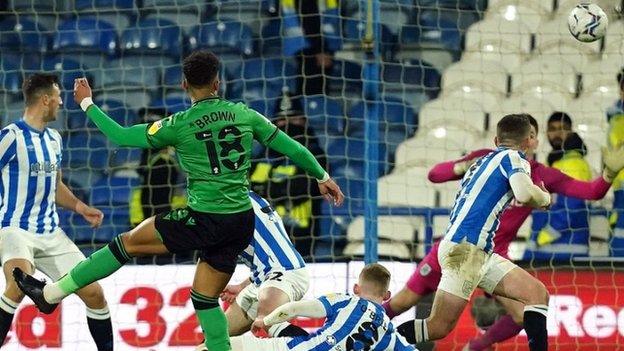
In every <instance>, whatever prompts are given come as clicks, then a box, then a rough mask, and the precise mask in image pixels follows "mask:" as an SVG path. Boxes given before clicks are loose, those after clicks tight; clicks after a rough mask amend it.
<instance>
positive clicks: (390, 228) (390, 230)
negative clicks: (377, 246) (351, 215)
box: [347, 216, 422, 243]
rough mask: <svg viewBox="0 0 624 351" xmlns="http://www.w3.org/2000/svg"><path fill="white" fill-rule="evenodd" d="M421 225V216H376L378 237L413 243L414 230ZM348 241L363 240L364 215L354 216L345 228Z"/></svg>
mask: <svg viewBox="0 0 624 351" xmlns="http://www.w3.org/2000/svg"><path fill="white" fill-rule="evenodd" d="M421 225H422V218H421V217H406V216H379V217H377V233H378V235H379V238H380V239H385V240H390V241H397V242H404V243H413V242H414V241H415V237H416V235H415V234H416V231H417V230H418V229H419V227H420V226H421ZM347 239H348V240H349V241H352V242H353V241H362V240H364V217H363V216H359V217H356V218H355V219H354V220H353V221H352V222H351V223H349V227H348V229H347Z"/></svg>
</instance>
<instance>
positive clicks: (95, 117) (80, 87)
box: [74, 78, 151, 149]
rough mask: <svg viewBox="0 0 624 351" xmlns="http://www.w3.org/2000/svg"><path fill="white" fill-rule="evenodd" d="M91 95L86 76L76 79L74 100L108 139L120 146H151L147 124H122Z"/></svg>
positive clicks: (147, 147)
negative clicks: (102, 108) (109, 114)
mask: <svg viewBox="0 0 624 351" xmlns="http://www.w3.org/2000/svg"><path fill="white" fill-rule="evenodd" d="M91 96H92V94H91V87H89V83H88V82H87V80H86V78H79V79H76V81H75V82H74V100H75V101H76V103H78V104H80V108H82V110H83V111H85V112H86V113H87V116H88V117H89V118H90V119H91V120H92V121H93V123H95V125H96V126H97V127H98V129H99V130H101V131H102V133H104V135H106V137H107V138H108V139H110V140H111V141H112V142H114V143H115V144H117V145H119V146H133V147H140V148H144V149H149V148H151V145H150V143H149V142H148V140H147V124H137V125H134V126H132V127H127V128H126V127H122V126H120V125H119V124H117V122H115V121H114V120H113V119H111V118H110V117H109V116H108V115H107V114H106V113H104V111H102V110H101V109H100V108H99V107H97V106H96V105H95V104H94V103H93V100H92V99H91Z"/></svg>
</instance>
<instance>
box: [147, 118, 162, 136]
mask: <svg viewBox="0 0 624 351" xmlns="http://www.w3.org/2000/svg"><path fill="white" fill-rule="evenodd" d="M162 125H163V120H162V119H161V120H160V121H156V122H154V123H152V125H151V126H150V127H149V129H148V130H147V134H148V135H154V134H156V132H158V131H159V130H160V128H162Z"/></svg>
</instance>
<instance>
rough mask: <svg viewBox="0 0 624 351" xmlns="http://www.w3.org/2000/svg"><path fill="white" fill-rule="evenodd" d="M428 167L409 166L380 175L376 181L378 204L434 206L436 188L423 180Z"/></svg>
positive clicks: (425, 177)
mask: <svg viewBox="0 0 624 351" xmlns="http://www.w3.org/2000/svg"><path fill="white" fill-rule="evenodd" d="M428 172H429V169H428V168H426V167H410V168H407V169H404V170H397V171H395V172H393V173H391V174H389V175H386V176H384V177H381V178H380V179H379V181H378V183H377V189H378V190H377V194H378V204H379V205H380V206H413V207H419V206H427V207H435V206H436V196H437V195H436V190H435V188H434V186H433V185H432V184H430V183H429V182H427V181H425V179H427V173H428Z"/></svg>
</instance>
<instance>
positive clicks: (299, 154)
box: [267, 130, 329, 183]
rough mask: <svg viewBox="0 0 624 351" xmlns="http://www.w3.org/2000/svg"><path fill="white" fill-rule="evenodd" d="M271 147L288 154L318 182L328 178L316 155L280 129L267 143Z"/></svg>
mask: <svg viewBox="0 0 624 351" xmlns="http://www.w3.org/2000/svg"><path fill="white" fill-rule="evenodd" d="M267 146H268V147H270V148H271V149H273V150H275V151H277V152H279V153H281V154H283V155H286V156H288V158H290V159H291V160H292V161H293V162H294V163H295V164H296V165H297V166H299V167H301V168H302V169H303V170H304V171H306V173H308V174H309V175H311V176H313V177H314V178H316V179H317V180H319V182H321V183H322V182H326V181H327V180H329V174H327V172H325V170H324V169H323V167H322V166H321V164H320V163H318V161H317V160H316V157H314V155H312V153H311V152H310V151H309V150H308V149H306V148H305V147H304V146H303V145H301V144H300V143H298V142H296V141H295V140H293V139H292V138H291V137H289V136H288V135H287V134H286V133H284V132H282V131H281V130H280V131H278V132H277V135H275V137H274V138H273V139H272V140H271V141H269V143H268V144H267Z"/></svg>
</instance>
